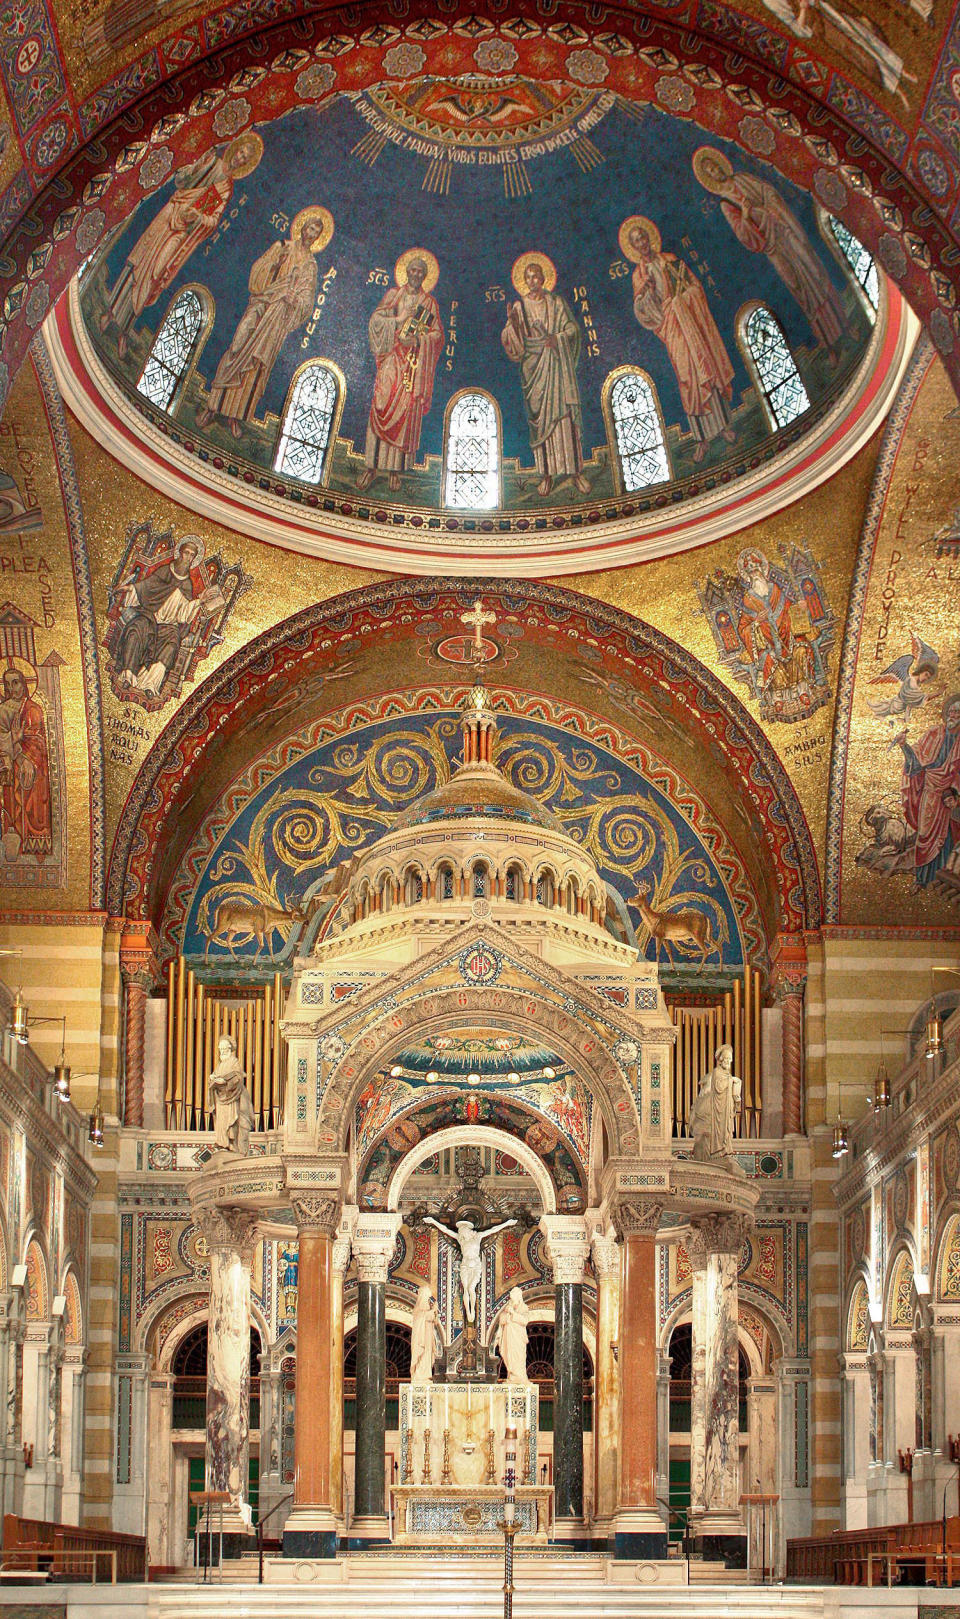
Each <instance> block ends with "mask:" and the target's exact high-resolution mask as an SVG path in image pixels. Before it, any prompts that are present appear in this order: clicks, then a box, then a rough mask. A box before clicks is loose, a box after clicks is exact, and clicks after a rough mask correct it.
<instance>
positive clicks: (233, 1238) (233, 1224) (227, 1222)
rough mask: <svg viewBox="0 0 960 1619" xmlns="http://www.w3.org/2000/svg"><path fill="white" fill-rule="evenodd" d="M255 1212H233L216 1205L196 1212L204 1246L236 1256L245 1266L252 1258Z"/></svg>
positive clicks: (256, 1215)
mask: <svg viewBox="0 0 960 1619" xmlns="http://www.w3.org/2000/svg"><path fill="white" fill-rule="evenodd" d="M258 1219H259V1216H258V1214H257V1211H256V1210H255V1209H233V1208H229V1207H227V1206H225V1205H221V1204H217V1205H216V1206H214V1207H209V1208H203V1209H200V1210H198V1212H197V1221H198V1224H199V1226H200V1229H201V1231H202V1232H203V1235H204V1238H205V1240H206V1243H207V1247H208V1248H209V1249H210V1250H211V1252H212V1251H214V1250H219V1251H220V1252H222V1253H238V1254H239V1255H240V1258H241V1259H242V1260H243V1261H244V1263H249V1261H250V1259H251V1258H252V1257H253V1250H254V1247H255V1245H256V1236H257V1221H258Z"/></svg>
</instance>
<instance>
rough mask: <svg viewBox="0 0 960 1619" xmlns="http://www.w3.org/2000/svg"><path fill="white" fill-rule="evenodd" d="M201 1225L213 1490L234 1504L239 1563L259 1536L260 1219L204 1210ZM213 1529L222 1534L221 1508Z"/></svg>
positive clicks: (228, 1516) (229, 1514)
mask: <svg viewBox="0 0 960 1619" xmlns="http://www.w3.org/2000/svg"><path fill="white" fill-rule="evenodd" d="M201 1224H202V1228H203V1234H204V1236H205V1238H206V1241H207V1248H208V1250H209V1256H210V1309H209V1315H208V1324H207V1444H206V1470H205V1477H206V1488H207V1489H208V1490H223V1491H225V1492H226V1493H227V1494H228V1495H229V1497H230V1501H229V1504H228V1505H225V1506H224V1509H223V1528H224V1555H225V1556H233V1555H236V1554H237V1553H238V1552H239V1551H240V1550H242V1547H243V1542H244V1540H245V1538H246V1536H248V1535H249V1534H250V1532H251V1525H250V1507H249V1504H248V1502H247V1489H248V1479H249V1470H250V1264H251V1260H252V1258H253V1247H254V1242H255V1235H256V1227H257V1216H256V1214H255V1213H252V1212H250V1211H248V1210H246V1209H227V1208H216V1209H204V1210H203V1212H202V1215H201ZM213 1522H214V1524H215V1526H216V1528H217V1529H219V1527H220V1512H219V1508H217V1509H215V1512H214V1519H213Z"/></svg>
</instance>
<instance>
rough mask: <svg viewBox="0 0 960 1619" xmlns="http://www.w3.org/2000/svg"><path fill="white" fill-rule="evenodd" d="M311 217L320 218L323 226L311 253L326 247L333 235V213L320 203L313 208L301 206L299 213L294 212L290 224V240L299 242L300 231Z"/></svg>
mask: <svg viewBox="0 0 960 1619" xmlns="http://www.w3.org/2000/svg"><path fill="white" fill-rule="evenodd" d="M311 219H319V221H320V223H321V225H322V226H323V229H322V230H321V232H320V235H319V236H318V237H317V239H316V241H315V242H314V244H313V246H312V247H311V249H310V251H311V253H319V252H320V249H321V248H323V247H326V245H327V243H328V242H329V240H330V238H331V236H332V235H333V215H332V213H331V212H330V210H329V208H323V207H321V205H320V204H319V203H317V204H316V205H315V206H314V207H312V208H301V210H300V212H299V213H298V214H294V216H293V224H292V225H291V226H290V240H291V241H293V242H298V241H299V240H300V232H301V231H302V230H303V227H304V225H306V224H308V223H309V221H310V220H311Z"/></svg>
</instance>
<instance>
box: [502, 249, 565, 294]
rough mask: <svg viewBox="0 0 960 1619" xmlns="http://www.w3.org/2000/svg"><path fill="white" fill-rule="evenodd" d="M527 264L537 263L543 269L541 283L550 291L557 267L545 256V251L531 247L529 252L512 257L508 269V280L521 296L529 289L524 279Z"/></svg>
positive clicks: (554, 284)
mask: <svg viewBox="0 0 960 1619" xmlns="http://www.w3.org/2000/svg"><path fill="white" fill-rule="evenodd" d="M528 264H539V266H540V268H541V270H542V271H543V284H544V286H545V287H546V289H547V291H548V292H552V291H553V289H554V287H555V286H556V284H557V267H556V265H555V264H554V262H553V260H552V259H548V258H547V255H546V253H538V252H537V249H536V248H533V249H531V251H530V252H529V253H521V254H520V257H519V258H518V259H514V261H513V269H512V270H511V271H510V280H511V281H512V282H513V285H514V289H515V290H516V291H517V292H519V294H520V296H521V298H524V297H526V295H527V292H528V291H529V288H528V287H527V283H526V281H525V280H524V273H525V271H526V268H527V265H528Z"/></svg>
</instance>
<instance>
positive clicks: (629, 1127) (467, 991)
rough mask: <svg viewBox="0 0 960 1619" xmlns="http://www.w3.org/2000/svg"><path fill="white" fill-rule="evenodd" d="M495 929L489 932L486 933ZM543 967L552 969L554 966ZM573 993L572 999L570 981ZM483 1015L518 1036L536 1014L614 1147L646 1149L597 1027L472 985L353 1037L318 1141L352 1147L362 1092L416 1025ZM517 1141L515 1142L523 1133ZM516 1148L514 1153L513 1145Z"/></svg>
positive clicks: (435, 994)
mask: <svg viewBox="0 0 960 1619" xmlns="http://www.w3.org/2000/svg"><path fill="white" fill-rule="evenodd" d="M490 932H491V930H490V929H487V930H486V935H489V934H490ZM486 935H485V936H486ZM463 937H464V935H460V938H459V939H458V947H459V948H462V944H461V942H460V941H461V940H462V939H463ZM471 937H472V935H471ZM508 942H509V941H508ZM447 948H448V943H445V944H444V945H443V946H442V947H441V950H443V951H446V950H447ZM511 948H514V947H513V946H511ZM423 965H424V962H423V960H422V959H421V961H420V962H418V963H417V966H418V968H422V967H423ZM543 970H544V972H545V973H546V971H547V969H545V968H544V969H543ZM566 993H567V995H568V996H569V985H568V986H567V990H566ZM381 999H382V987H381V986H378V988H377V990H376V991H375V992H374V995H373V997H372V1002H373V1005H374V1006H376V1005H377V1004H378V1002H379V1001H380V1000H381ZM588 1001H589V996H586V995H585V996H584V1003H585V1008H586V1006H587V1003H588ZM597 1010H598V1011H599V1010H600V1009H599V1008H598V1009H597ZM591 1011H592V1008H591ZM357 1013H358V1006H357V1003H356V1002H353V1003H352V1004H350V1010H349V1014H347V1013H345V1014H344V1019H343V1022H344V1024H347V1023H349V1022H350V1021H352V1019H353V1018H354V1017H356V1016H357ZM606 1014H607V1009H606V1008H603V1011H602V1015H603V1016H604V1017H606ZM477 1017H480V1018H482V1019H483V1022H484V1025H485V1026H486V1027H488V1028H491V1029H492V1028H503V1029H505V1030H510V1031H511V1032H516V1033H521V1032H525V1031H526V1030H528V1029H529V1027H530V1020H531V1018H535V1019H536V1026H537V1030H538V1032H540V1033H542V1034H543V1035H544V1036H545V1037H549V1039H550V1041H551V1043H552V1044H553V1045H554V1046H555V1048H556V1051H557V1055H558V1056H559V1057H560V1058H561V1060H562V1061H564V1062H566V1063H567V1064H568V1065H569V1067H570V1068H572V1069H574V1070H575V1072H576V1073H577V1075H578V1076H579V1078H580V1079H581V1080H582V1081H583V1083H584V1084H585V1085H587V1086H588V1088H589V1089H591V1090H592V1092H593V1095H594V1100H595V1102H596V1105H597V1106H598V1108H599V1109H600V1112H601V1114H602V1116H603V1118H604V1121H605V1124H606V1127H607V1132H608V1139H609V1140H610V1142H611V1150H612V1152H613V1153H614V1154H617V1155H619V1154H623V1155H630V1154H631V1153H633V1154H636V1153H637V1152H638V1151H639V1146H640V1139H639V1130H638V1125H637V1109H636V1102H635V1100H634V1097H633V1095H632V1094H631V1091H630V1087H629V1086H628V1084H627V1081H626V1078H625V1076H624V1074H623V1073H622V1071H621V1069H620V1067H619V1065H618V1064H617V1062H616V1061H615V1059H614V1058H613V1056H612V1055H611V1053H610V1052H609V1051H607V1050H605V1049H604V1046H603V1043H602V1041H601V1040H600V1038H599V1037H598V1036H597V1035H596V1034H595V1033H594V1032H593V1030H592V1029H590V1028H589V1027H587V1026H578V1024H577V1022H576V1021H575V1018H574V1016H573V1014H572V1013H571V1012H568V1011H565V1010H562V1009H561V1008H560V1007H558V1006H556V1005H553V1004H551V1003H550V1002H549V1001H547V1000H545V999H544V998H539V999H538V998H536V997H535V996H533V995H532V994H530V993H524V992H522V991H520V990H513V989H504V988H499V987H496V986H494V987H493V988H483V987H480V988H478V987H477V986H475V985H467V984H463V985H461V986H460V987H458V988H456V989H434V990H425V991H424V992H423V993H422V994H421V995H420V996H418V997H416V998H414V997H411V998H409V999H407V1000H405V1001H402V1002H401V1003H400V1004H399V1005H398V1006H394V1007H392V1008H391V1009H390V1010H389V1011H387V1012H385V1013H383V1014H382V1016H380V1017H379V1018H376V1019H375V1020H374V1021H371V1022H370V1023H369V1024H367V1025H366V1026H365V1027H364V1028H363V1030H362V1032H360V1033H358V1034H357V1035H356V1036H354V1037H353V1038H352V1039H348V1040H346V1041H345V1045H346V1050H345V1053H344V1055H343V1056H342V1057H341V1059H340V1061H339V1062H338V1064H337V1066H336V1068H335V1069H334V1071H333V1072H332V1073H331V1076H330V1080H329V1082H328V1084H327V1086H326V1088H325V1090H324V1093H323V1099H322V1101H321V1104H320V1111H319V1114H318V1117H317V1129H318V1138H319V1139H321V1140H325V1141H329V1142H331V1143H335V1144H336V1150H338V1151H341V1152H343V1151H346V1149H347V1138H348V1134H349V1130H350V1126H351V1123H352V1120H353V1115H354V1106H355V1103H356V1099H357V1097H358V1096H359V1095H360V1093H361V1091H362V1090H363V1087H364V1085H365V1084H366V1083H367V1082H368V1080H370V1079H371V1078H372V1077H373V1075H374V1074H375V1073H378V1072H380V1070H381V1069H383V1068H384V1067H389V1065H390V1062H391V1061H392V1059H393V1057H394V1056H395V1055H396V1054H397V1053H398V1052H400V1051H401V1050H403V1048H404V1046H405V1045H407V1044H409V1040H410V1033H411V1030H414V1029H415V1030H416V1031H417V1032H418V1035H419V1036H421V1037H422V1035H423V1034H424V1032H426V1031H427V1030H429V1031H430V1032H438V1033H442V1032H445V1031H447V1030H452V1029H455V1028H457V1027H458V1026H462V1025H463V1024H464V1023H465V1022H467V1021H469V1020H470V1019H471V1018H477ZM610 1023H611V1027H615V1026H616V1023H615V1019H614V1018H611V1019H610ZM328 1032H330V1031H329V1030H328ZM624 1035H625V1037H626V1038H631V1037H632V1031H629V1030H626V1029H625V1030H624ZM509 1139H510V1141H511V1142H513V1143H514V1146H515V1145H516V1141H515V1138H514V1137H513V1136H511V1137H510V1138H509ZM508 1150H509V1151H513V1147H511V1148H509V1149H508Z"/></svg>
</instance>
